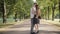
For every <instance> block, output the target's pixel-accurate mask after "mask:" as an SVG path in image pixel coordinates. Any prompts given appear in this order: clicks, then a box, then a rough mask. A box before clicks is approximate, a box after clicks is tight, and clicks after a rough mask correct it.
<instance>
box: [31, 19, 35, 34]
mask: <svg viewBox="0 0 60 34" xmlns="http://www.w3.org/2000/svg"><path fill="white" fill-rule="evenodd" d="M34 25H35V24H33V19H31V33H32V32H33V29H34Z"/></svg>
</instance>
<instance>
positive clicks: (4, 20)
mask: <svg viewBox="0 0 60 34" xmlns="http://www.w3.org/2000/svg"><path fill="white" fill-rule="evenodd" d="M2 6H3V7H2V8H3V23H6V5H5V1H4V0H3V4H2Z"/></svg>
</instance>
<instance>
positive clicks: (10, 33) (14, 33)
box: [0, 30, 60, 34]
mask: <svg viewBox="0 0 60 34" xmlns="http://www.w3.org/2000/svg"><path fill="white" fill-rule="evenodd" d="M0 34H30V31H29V30H27V31H3V32H0ZM38 34H60V31H44V30H40V31H39V33H38Z"/></svg>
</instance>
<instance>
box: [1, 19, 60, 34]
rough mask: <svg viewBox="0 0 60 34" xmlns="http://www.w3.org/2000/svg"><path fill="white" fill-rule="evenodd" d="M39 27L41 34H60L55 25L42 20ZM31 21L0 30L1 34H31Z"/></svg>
mask: <svg viewBox="0 0 60 34" xmlns="http://www.w3.org/2000/svg"><path fill="white" fill-rule="evenodd" d="M40 22H41V23H40V26H39V30H40V31H39V34H60V30H59V29H58V28H57V27H55V26H54V25H51V24H48V23H46V22H45V21H43V20H41V21H40ZM30 26H31V24H30V20H27V21H24V22H23V23H22V24H17V25H14V26H12V27H9V28H3V29H0V30H2V31H0V34H30Z"/></svg>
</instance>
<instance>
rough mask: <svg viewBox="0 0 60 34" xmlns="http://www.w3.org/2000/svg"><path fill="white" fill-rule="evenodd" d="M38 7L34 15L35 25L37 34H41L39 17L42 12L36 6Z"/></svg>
mask: <svg viewBox="0 0 60 34" xmlns="http://www.w3.org/2000/svg"><path fill="white" fill-rule="evenodd" d="M35 7H36V14H35V15H34V20H33V21H34V22H33V23H34V24H35V30H36V33H38V32H39V27H38V26H39V18H40V17H39V16H40V10H39V7H38V5H36V6H35Z"/></svg>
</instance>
